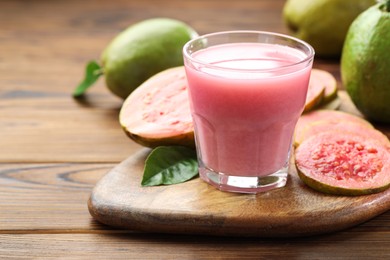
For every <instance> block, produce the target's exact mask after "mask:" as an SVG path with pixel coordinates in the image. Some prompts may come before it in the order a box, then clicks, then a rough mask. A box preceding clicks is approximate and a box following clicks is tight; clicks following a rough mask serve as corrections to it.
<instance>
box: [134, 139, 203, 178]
mask: <svg viewBox="0 0 390 260" xmlns="http://www.w3.org/2000/svg"><path fill="white" fill-rule="evenodd" d="M196 175H198V162H197V160H196V151H195V150H194V149H190V148H187V147H184V146H159V147H157V148H155V149H154V150H153V151H152V152H151V153H150V154H149V156H148V158H147V159H146V162H145V168H144V176H143V178H142V182H141V185H142V186H157V185H169V184H177V183H182V182H185V181H188V180H190V179H192V178H193V177H195V176H196Z"/></svg>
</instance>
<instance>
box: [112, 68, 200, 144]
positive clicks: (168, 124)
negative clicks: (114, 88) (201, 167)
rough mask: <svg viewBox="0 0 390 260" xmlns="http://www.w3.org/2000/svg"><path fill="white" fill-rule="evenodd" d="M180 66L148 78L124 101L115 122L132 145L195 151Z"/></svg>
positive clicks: (183, 78)
mask: <svg viewBox="0 0 390 260" xmlns="http://www.w3.org/2000/svg"><path fill="white" fill-rule="evenodd" d="M187 88H188V87H187V78H186V74H185V70H184V67H183V66H180V67H176V68H170V69H167V70H164V71H162V72H159V73H157V74H156V75H154V76H152V77H151V78H149V79H148V80H146V81H145V82H144V83H142V84H141V85H140V86H139V87H138V88H137V89H136V90H134V91H133V92H132V93H131V94H130V95H129V96H128V97H127V99H126V100H125V102H124V103H123V105H122V108H121V111H120V113H119V122H120V124H121V126H122V128H123V130H124V131H125V133H126V134H127V135H128V136H129V137H130V138H131V139H132V140H134V141H135V142H137V143H139V144H141V145H143V146H146V147H152V148H155V147H157V146H161V145H183V146H188V147H195V141H194V127H193V123H192V117H191V111H190V103H189V98H188V89H187Z"/></svg>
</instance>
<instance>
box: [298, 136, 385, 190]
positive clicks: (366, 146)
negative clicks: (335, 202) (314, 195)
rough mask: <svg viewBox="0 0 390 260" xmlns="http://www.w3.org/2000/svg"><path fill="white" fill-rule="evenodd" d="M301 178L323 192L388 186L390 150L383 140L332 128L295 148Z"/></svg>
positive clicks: (380, 188) (378, 188) (375, 188)
mask: <svg viewBox="0 0 390 260" xmlns="http://www.w3.org/2000/svg"><path fill="white" fill-rule="evenodd" d="M295 160H296V166H297V169H298V172H299V175H300V177H301V179H302V180H303V181H304V182H305V183H306V184H307V185H309V186H310V187H312V188H314V189H317V190H319V191H322V192H327V193H334V194H343V195H360V194H369V193H374V192H379V191H382V190H384V189H386V188H387V187H388V186H389V185H390V166H389V165H390V150H389V148H388V146H387V147H386V146H384V145H383V144H382V143H380V142H378V141H376V140H373V139H369V138H365V137H362V136H358V135H351V134H343V133H339V132H336V133H335V132H334V131H328V132H325V133H321V134H317V135H314V136H312V137H310V138H309V139H307V140H305V141H304V142H303V143H302V144H301V145H300V146H299V147H298V148H297V150H296V153H295Z"/></svg>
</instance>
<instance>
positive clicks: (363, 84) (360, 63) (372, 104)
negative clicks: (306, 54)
mask: <svg viewBox="0 0 390 260" xmlns="http://www.w3.org/2000/svg"><path fill="white" fill-rule="evenodd" d="M389 49H390V1H387V2H386V3H384V2H383V3H379V4H377V5H375V6H373V7H371V8H369V9H368V10H367V11H365V12H363V13H362V14H361V15H360V16H359V17H357V18H356V20H355V21H354V22H353V23H352V25H351V27H350V29H349V31H348V34H347V38H346V40H345V45H344V48H343V53H342V56H341V80H342V83H343V85H344V86H345V88H346V90H347V93H348V94H349V95H350V97H351V99H352V101H353V103H354V104H355V105H356V107H357V108H358V109H359V110H360V112H362V114H364V115H365V116H366V117H367V118H368V119H369V120H372V121H377V122H381V123H390V52H389Z"/></svg>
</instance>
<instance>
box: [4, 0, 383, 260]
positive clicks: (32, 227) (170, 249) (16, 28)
mask: <svg viewBox="0 0 390 260" xmlns="http://www.w3.org/2000/svg"><path fill="white" fill-rule="evenodd" d="M284 3H285V0H261V1H258V0H241V1H221V0H186V1H182V0H142V1H136V0H111V1H104V0H88V1H78V0H67V1H65V0H64V1H50V0H33V1H24V0H0V133H1V134H0V259H45V258H55V259H107V258H111V259H118V258H126V259H175V258H176V259H215V258H216V259H229V258H230V259H237V258H243V259H245V258H247V259H249V258H255V259H269V258H276V257H278V258H282V259H320V258H323V259H326V258H330V257H333V258H336V259H337V258H338V259H359V258H360V259H387V258H389V257H390V248H389V247H388V245H389V242H390V213H389V212H386V213H384V214H382V215H380V216H378V217H376V218H374V219H372V220H370V221H368V222H365V223H363V224H361V225H358V226H357V227H354V228H350V229H347V230H344V231H340V232H337V233H333V234H329V235H321V236H313V237H310V238H294V239H263V238H236V237H219V238H215V237H211V236H196V235H182V236H180V235H159V234H149V233H148V234H145V233H142V232H135V231H129V230H122V229H114V228H111V227H109V226H105V225H101V224H99V223H98V222H97V221H95V220H94V219H93V218H92V217H91V216H90V214H89V212H88V207H87V201H88V197H89V195H90V194H91V192H92V189H93V187H94V186H95V184H96V183H97V182H98V181H99V180H100V178H102V176H104V175H105V174H106V173H107V172H109V171H110V170H111V169H112V168H113V167H114V166H116V165H117V164H118V163H120V162H121V161H123V160H125V159H126V158H128V157H129V156H131V155H132V154H134V153H136V152H138V151H139V150H140V149H141V147H140V146H138V145H136V144H135V143H133V142H131V141H130V140H129V139H128V138H127V137H126V135H125V134H124V133H123V132H122V130H121V129H120V127H119V123H118V111H119V109H120V107H121V104H122V100H120V99H118V98H116V97H115V96H113V95H112V94H111V93H110V92H109V91H108V90H107V88H106V87H105V84H104V80H103V79H101V80H99V81H98V83H97V85H96V86H95V87H94V88H92V89H90V90H89V91H88V95H87V96H86V97H85V99H84V100H81V101H75V100H74V99H72V98H71V93H72V91H73V89H74V87H75V86H76V85H77V84H78V83H79V81H80V80H81V78H82V76H83V73H84V66H85V64H86V62H87V61H89V60H91V59H99V56H100V54H101V52H102V50H103V49H104V47H105V46H106V45H107V44H108V43H109V41H110V40H111V39H112V38H113V37H114V36H115V35H116V34H117V33H119V32H120V31H121V30H123V29H124V28H126V27H127V26H129V25H130V24H132V23H134V22H137V21H140V20H143V19H147V18H152V17H171V18H176V19H180V20H183V21H185V22H187V23H189V24H190V25H191V26H192V27H194V28H195V29H196V30H197V31H198V32H199V33H200V34H203V33H208V32H214V31H223V30H235V29H250V30H268V31H276V32H281V33H287V32H288V31H287V28H286V27H285V25H284V23H283V20H282V16H281V14H282V8H283V5H284ZM314 66H315V67H317V68H322V69H326V70H328V71H330V72H331V73H332V74H333V75H335V76H336V78H337V79H338V82H339V87H340V88H343V86H342V85H341V83H340V73H339V63H338V61H337V60H320V59H316V60H315V64H314ZM378 127H379V128H381V129H383V131H385V132H386V131H387V132H386V133H389V131H388V129H389V128H388V127H385V126H378Z"/></svg>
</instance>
